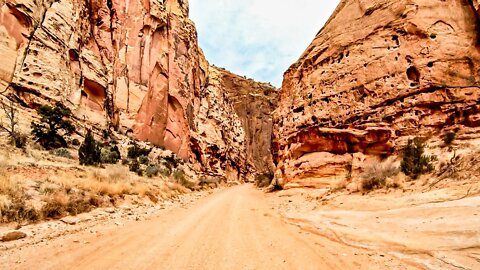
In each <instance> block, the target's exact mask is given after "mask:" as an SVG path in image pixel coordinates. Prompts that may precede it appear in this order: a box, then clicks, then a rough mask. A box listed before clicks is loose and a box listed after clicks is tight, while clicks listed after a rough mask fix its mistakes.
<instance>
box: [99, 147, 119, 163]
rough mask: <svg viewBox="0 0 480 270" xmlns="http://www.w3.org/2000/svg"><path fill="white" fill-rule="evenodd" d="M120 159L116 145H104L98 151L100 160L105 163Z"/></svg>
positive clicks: (115, 161)
mask: <svg viewBox="0 0 480 270" xmlns="http://www.w3.org/2000/svg"><path fill="white" fill-rule="evenodd" d="M118 160H120V151H119V150H118V147H117V146H113V147H104V148H102V150H101V151H100V161H101V162H102V163H107V164H117V162H118Z"/></svg>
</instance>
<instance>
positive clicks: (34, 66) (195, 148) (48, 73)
mask: <svg viewBox="0 0 480 270" xmlns="http://www.w3.org/2000/svg"><path fill="white" fill-rule="evenodd" d="M0 7H1V10H0V58H1V59H2V65H1V66H0V93H1V94H2V95H5V96H9V97H10V98H11V99H15V100H17V101H18V102H20V103H21V104H22V105H23V106H24V107H26V108H37V107H39V106H41V105H43V104H53V103H54V102H55V101H61V102H63V103H64V104H66V105H67V106H68V107H70V108H71V109H72V111H73V112H74V114H75V117H76V118H77V120H78V121H77V122H78V123H81V124H82V125H84V126H86V127H89V126H90V127H93V126H94V127H96V128H99V129H109V130H116V131H118V132H120V133H122V134H127V135H130V136H133V137H134V138H136V139H138V140H142V141H148V142H151V143H153V144H155V145H158V146H163V147H165V148H167V149H169V150H172V151H173V152H175V153H176V154H177V155H179V156H180V157H182V158H183V159H188V160H190V161H192V162H193V163H195V164H197V168H198V169H199V170H205V171H209V172H210V173H211V174H214V175H217V176H231V177H234V178H235V179H245V178H246V176H247V175H248V174H251V173H253V172H255V166H254V164H255V162H254V161H252V160H251V159H249V158H247V157H253V156H252V155H251V154H249V153H247V149H250V148H249V147H247V144H248V143H249V141H248V140H249V138H248V137H247V138H246V137H245V136H246V135H245V134H247V135H248V134H250V133H249V131H248V127H246V126H245V125H244V123H245V121H243V122H242V119H244V118H242V117H243V116H238V115H237V114H236V111H235V108H234V106H233V105H232V104H230V98H231V96H232V92H231V91H230V90H229V89H228V87H227V86H224V85H222V83H223V80H222V78H221V75H220V74H219V73H221V72H220V71H216V69H213V68H211V67H209V64H208V62H207V61H206V60H205V57H204V56H203V53H202V51H201V50H200V49H199V47H198V43H197V33H196V29H195V26H194V24H193V22H192V21H191V20H190V19H189V17H188V12H189V10H188V1H185V0H126V1H124V0H98V1H97V0H3V1H0ZM252 85H255V83H252ZM252 85H245V87H251V86H252ZM244 91H246V92H248V91H250V90H249V89H244ZM252 91H256V90H255V87H253V88H252ZM234 95H235V94H234V93H233V96H234ZM266 113H267V114H268V112H266ZM247 122H248V121H247ZM245 128H247V132H245ZM269 142H270V138H268V141H265V143H264V144H268V145H269V144H270V143H269ZM264 150H265V149H264V148H262V151H263V152H262V153H264V152H265V151H264ZM262 158H263V157H262ZM248 164H252V165H248ZM262 164H263V163H262Z"/></svg>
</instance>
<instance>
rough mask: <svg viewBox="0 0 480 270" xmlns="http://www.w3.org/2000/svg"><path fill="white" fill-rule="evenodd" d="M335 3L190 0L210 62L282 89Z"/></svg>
mask: <svg viewBox="0 0 480 270" xmlns="http://www.w3.org/2000/svg"><path fill="white" fill-rule="evenodd" d="M338 3H339V0H296V1H291V0H243V1H238V0H190V17H191V18H192V19H193V21H194V22H195V24H196V26H197V30H198V33H199V40H200V46H201V47H202V49H203V50H204V52H205V55H206V57H207V59H208V60H209V62H210V63H212V64H215V65H217V66H221V67H225V68H227V69H228V70H231V71H232V72H235V73H237V74H239V75H246V76H247V77H250V78H253V79H255V80H258V81H268V82H271V83H273V84H274V85H276V86H280V85H281V81H282V79H283V72H285V71H286V70H287V69H288V67H289V66H290V65H291V64H293V63H294V62H295V61H296V60H297V59H298V58H299V57H300V55H301V54H302V52H303V51H304V50H305V49H306V48H307V46H308V45H309V44H310V42H312V40H313V38H314V37H315V34H316V33H317V32H318V31H319V30H320V28H322V26H323V25H324V24H325V22H326V21H327V20H328V18H329V17H330V15H331V14H332V13H333V11H334V9H335V7H336V6H337V5H338Z"/></svg>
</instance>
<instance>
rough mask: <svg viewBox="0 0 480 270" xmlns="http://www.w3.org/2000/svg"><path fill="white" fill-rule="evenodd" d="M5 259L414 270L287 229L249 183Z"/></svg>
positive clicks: (63, 264) (114, 265)
mask: <svg viewBox="0 0 480 270" xmlns="http://www.w3.org/2000/svg"><path fill="white" fill-rule="evenodd" d="M100 231H101V230H100ZM0 253H1V252H0ZM3 253H4V254H3V255H1V256H3V258H2V260H1V262H2V264H1V265H0V268H2V269H411V268H415V267H414V266H412V265H408V264H406V263H405V262H402V261H399V260H398V259H396V258H395V257H392V256H389V255H387V254H382V253H379V252H375V251H369V250H364V249H358V248H354V247H349V246H344V245H341V244H339V243H336V242H333V241H330V240H328V239H326V238H323V237H320V236H318V235H315V234H311V233H308V232H306V231H302V230H301V229H299V228H298V227H295V226H292V225H289V224H287V223H285V222H283V221H282V219H281V218H280V217H279V216H278V215H277V214H275V211H274V210H272V207H271V205H270V204H269V201H268V198H267V196H265V194H263V193H262V192H261V191H259V190H256V189H255V188H253V186H249V185H244V186H237V187H233V188H229V189H226V190H221V191H218V192H215V193H214V194H212V195H210V196H208V197H206V198H203V199H201V200H199V201H197V202H196V203H194V204H193V205H191V206H189V207H186V208H181V207H178V208H175V209H171V210H169V211H166V212H165V213H162V215H160V216H158V217H155V218H153V219H151V220H147V221H140V222H130V223H125V225H124V226H123V227H118V228H109V229H105V230H103V231H102V233H100V234H91V233H88V232H80V233H77V234H73V235H69V236H66V237H62V238H57V239H53V240H50V241H47V242H46V243H44V245H43V246H26V247H23V248H21V249H18V250H11V251H8V252H3Z"/></svg>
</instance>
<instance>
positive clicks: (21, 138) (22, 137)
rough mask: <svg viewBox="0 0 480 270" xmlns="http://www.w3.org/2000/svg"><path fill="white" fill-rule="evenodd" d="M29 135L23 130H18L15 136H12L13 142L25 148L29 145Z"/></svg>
mask: <svg viewBox="0 0 480 270" xmlns="http://www.w3.org/2000/svg"><path fill="white" fill-rule="evenodd" d="M27 140H28V136H27V135H26V134H23V133H21V132H17V133H16V134H15V136H14V137H13V138H12V141H11V143H12V144H14V145H15V147H17V148H21V149H24V148H25V147H26V146H27Z"/></svg>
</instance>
